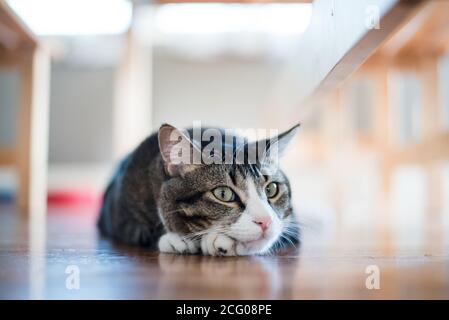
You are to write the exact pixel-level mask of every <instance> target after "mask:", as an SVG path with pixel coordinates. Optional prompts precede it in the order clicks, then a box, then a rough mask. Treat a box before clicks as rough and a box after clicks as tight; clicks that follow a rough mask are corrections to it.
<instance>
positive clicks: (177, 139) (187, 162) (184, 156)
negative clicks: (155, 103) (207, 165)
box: [158, 124, 201, 176]
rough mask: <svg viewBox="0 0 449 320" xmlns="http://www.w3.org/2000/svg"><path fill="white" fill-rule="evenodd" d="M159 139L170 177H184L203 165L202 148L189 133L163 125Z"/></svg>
mask: <svg viewBox="0 0 449 320" xmlns="http://www.w3.org/2000/svg"><path fill="white" fill-rule="evenodd" d="M158 139H159V150H160V153H161V157H162V159H163V160H164V164H165V170H166V172H167V174H168V175H170V176H178V175H183V174H184V173H186V172H188V171H192V170H194V169H195V168H197V167H198V166H200V165H201V151H200V147H199V146H198V145H197V144H196V143H195V142H194V141H193V140H191V139H190V137H189V134H188V132H187V131H185V130H180V129H177V128H175V127H173V126H171V125H169V124H163V125H162V126H161V127H160V128H159V134H158Z"/></svg>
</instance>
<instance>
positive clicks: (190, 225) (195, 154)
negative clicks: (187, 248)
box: [159, 125, 298, 254]
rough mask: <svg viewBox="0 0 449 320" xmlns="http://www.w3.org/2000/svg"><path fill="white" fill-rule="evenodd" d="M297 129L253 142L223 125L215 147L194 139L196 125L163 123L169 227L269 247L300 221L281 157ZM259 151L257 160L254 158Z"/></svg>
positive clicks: (164, 205)
mask: <svg viewBox="0 0 449 320" xmlns="http://www.w3.org/2000/svg"><path fill="white" fill-rule="evenodd" d="M297 128H298V126H295V127H293V128H291V129H290V130H288V131H286V132H284V133H282V134H280V135H278V136H276V137H272V138H270V139H264V140H260V141H257V142H252V143H249V142H248V141H247V140H245V139H241V138H240V137H238V136H235V135H232V136H231V137H230V136H229V133H226V132H224V131H223V130H219V132H218V135H219V137H221V139H219V138H216V136H215V137H214V139H215V140H216V141H215V142H221V144H219V145H218V147H217V145H214V146H215V148H212V149H211V148H210V143H209V142H210V141H206V142H205V141H197V140H194V136H195V134H194V133H193V132H192V130H190V131H182V130H178V129H176V128H175V127H173V126H170V125H163V126H162V127H161V128H160V130H159V149H160V152H161V156H162V160H161V163H162V164H163V167H164V170H165V173H166V175H167V177H168V179H167V180H166V181H165V182H164V183H163V185H162V187H161V201H160V207H159V211H160V212H159V214H160V215H161V218H162V220H163V222H164V225H165V227H166V228H167V229H168V230H169V231H171V232H177V233H179V234H183V235H185V236H188V237H192V238H200V237H202V236H204V235H205V234H207V233H209V232H215V233H220V234H225V235H227V236H229V237H231V238H233V239H235V240H237V241H239V242H243V243H244V244H245V247H246V248H247V250H248V252H249V253H254V254H256V253H264V252H267V251H268V250H269V249H270V248H271V247H272V246H273V244H274V243H275V242H276V241H278V240H280V238H281V237H283V236H286V235H288V233H289V232H292V227H293V226H294V223H295V220H294V217H293V214H292V213H293V208H292V205H291V191H290V184H289V181H288V179H287V177H286V176H285V175H284V173H283V172H282V171H281V170H280V169H279V167H278V162H277V157H278V156H280V155H281V154H282V153H283V151H284V150H285V149H286V147H287V145H288V144H289V142H290V141H291V140H292V138H293V137H294V136H295V134H296V131H297ZM207 130H211V129H202V130H201V134H203V136H204V133H205V132H206V133H207ZM212 130H217V129H212ZM192 136H193V137H192ZM206 136H207V137H209V138H210V136H211V135H210V134H206ZM209 138H207V139H206V140H209ZM214 139H211V141H212V140H214ZM208 145H209V147H208ZM259 148H263V150H262V152H260V149H259ZM254 150H256V154H257V155H256V161H254V158H253V160H252V161H251V159H250V158H251V157H250V156H249V154H250V153H251V152H252V151H254ZM214 152H215V153H214ZM206 154H207V156H206ZM217 154H218V155H217ZM211 155H213V156H215V158H212V160H211ZM179 156H182V157H179ZM195 160H196V161H195ZM198 160H199V161H198Z"/></svg>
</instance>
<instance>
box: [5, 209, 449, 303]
mask: <svg viewBox="0 0 449 320" xmlns="http://www.w3.org/2000/svg"><path fill="white" fill-rule="evenodd" d="M93 211H94V210H93V209H92V208H85V209H82V208H81V209H75V210H70V209H68V208H52V209H51V210H50V212H49V214H48V218H47V225H46V232H43V231H45V230H43V229H42V230H40V232H39V231H36V230H34V231H33V234H31V233H30V232H29V231H28V223H27V221H25V220H24V219H20V218H18V215H16V214H15V212H14V209H13V208H12V207H8V206H1V207H0V299H14V298H19V299H28V298H32V299H40V298H44V299H81V298H82V299H174V298H184V299H197V298H199V299H206V298H209V299H210V298H225V299H231V298H236V299H243V298H246V299H280V298H283V299H303V298H306V299H315V298H319V299H330V298H342V299H350V298H361V299H380V298H386V299H390V298H449V246H448V241H447V239H446V238H445V237H444V230H443V229H438V228H434V229H429V230H425V232H424V233H423V230H418V229H407V230H406V231H407V232H413V233H414V232H421V234H424V236H423V237H421V238H420V239H421V241H419V242H407V241H405V242H404V241H396V240H395V239H398V238H396V237H395V234H396V232H403V230H402V231H401V230H396V229H391V230H389V231H388V230H384V229H382V230H381V229H379V228H377V230H376V229H369V228H366V229H364V230H363V231H359V232H357V233H356V232H352V231H350V230H342V228H341V227H338V226H337V227H335V228H331V229H332V230H325V228H318V227H316V225H314V224H313V223H308V222H304V224H305V225H304V242H303V246H302V247H301V249H300V250H297V249H293V250H290V251H288V252H283V253H282V254H279V255H276V256H260V257H236V258H211V257H201V256H176V255H168V254H158V253H157V252H149V251H147V250H145V249H138V248H128V247H123V246H117V245H114V244H111V243H110V242H109V241H107V240H104V239H100V238H99V237H98V235H97V233H96V229H95V224H94V221H95V214H94V213H93ZM438 227H441V226H438ZM45 234H46V238H44V237H45V236H44V235H45ZM446 234H447V232H446ZM399 239H401V238H399ZM373 265H374V266H377V267H378V268H379V272H380V278H379V280H380V281H379V284H380V289H372V290H369V289H367V287H366V282H367V278H368V277H369V276H370V275H373V274H374V273H366V271H368V272H373V271H372V270H373V269H372V267H371V269H370V266H373ZM73 266H74V267H73ZM367 268H368V269H367ZM374 268H375V267H374ZM73 270H79V279H80V282H79V289H76V286H75V289H71V290H70V289H68V288H73V287H74V286H73V282H71V281H73V278H70V277H71V276H73V275H74V271H73ZM370 279H371V280H372V278H369V280H370ZM368 282H370V281H368ZM370 283H373V282H370Z"/></svg>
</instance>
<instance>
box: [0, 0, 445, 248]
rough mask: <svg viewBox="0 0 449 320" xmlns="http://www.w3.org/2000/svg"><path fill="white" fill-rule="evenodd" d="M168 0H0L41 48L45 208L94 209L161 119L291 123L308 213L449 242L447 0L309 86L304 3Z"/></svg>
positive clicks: (6, 110)
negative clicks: (320, 84)
mask: <svg viewBox="0 0 449 320" xmlns="http://www.w3.org/2000/svg"><path fill="white" fill-rule="evenodd" d="M168 2H170V3H168ZM168 2H166V1H164V0H160V1H156V2H152V1H145V0H141V1H137V0H136V1H132V2H131V1H128V0H89V1H88V0H65V1H59V0H40V1H27V0H8V1H6V2H3V3H2V6H8V8H10V9H11V12H14V14H15V15H17V17H19V18H20V20H22V21H23V22H24V25H25V28H26V29H29V30H30V31H31V32H32V33H33V34H35V36H36V39H37V42H39V45H40V48H41V50H42V51H43V52H45V54H46V55H47V56H48V57H49V58H48V61H49V63H50V68H49V69H48V70H49V88H48V101H49V108H48V132H46V131H45V130H44V131H43V134H44V136H45V137H47V138H48V140H47V141H48V161H47V162H46V163H47V164H48V175H46V181H45V190H46V191H48V197H47V201H48V204H49V207H50V208H52V207H55V206H58V207H59V208H60V207H65V208H71V207H77V208H79V207H81V208H84V209H78V210H77V212H79V214H83V213H86V212H88V213H90V214H93V213H95V212H96V208H97V207H98V203H99V200H100V198H101V194H102V191H103V189H104V187H105V185H106V183H107V181H108V179H109V177H110V176H111V174H112V172H113V169H114V166H115V164H116V162H117V161H118V160H119V159H120V158H121V157H123V156H124V155H125V154H126V153H128V152H130V151H131V150H132V149H133V148H134V147H135V146H136V145H137V144H138V143H139V142H140V141H141V140H142V139H143V138H144V137H145V136H146V135H148V134H149V133H151V132H153V131H154V130H157V128H158V126H159V125H160V124H162V123H164V122H168V123H170V124H173V125H176V126H180V127H187V126H192V123H193V121H201V123H202V124H204V125H217V126H221V127H225V128H267V129H269V128H276V129H279V130H285V129H288V128H289V127H291V126H292V125H293V124H295V123H297V122H300V123H301V124H302V127H301V130H300V134H299V135H298V138H297V140H296V141H295V143H294V146H293V148H292V149H291V150H290V151H289V153H288V154H287V155H286V157H285V159H284V160H283V166H284V168H285V170H286V171H287V173H288V175H289V177H290V180H291V184H292V188H293V192H294V193H293V194H294V203H295V206H296V208H297V209H298V212H299V216H300V219H302V221H303V223H304V225H305V226H306V227H309V228H318V229H320V230H327V231H326V232H330V233H331V234H333V235H334V236H338V230H352V231H354V232H357V233H359V234H360V235H361V237H360V239H361V240H360V241H369V239H372V238H373V236H374V237H375V236H376V235H381V236H383V237H387V239H389V242H388V243H390V244H391V243H392V241H391V240H392V238H391V237H393V238H394V239H393V243H394V242H395V241H398V242H400V243H406V244H410V245H415V244H418V245H422V244H423V243H425V242H426V241H434V239H435V237H437V235H438V239H437V241H438V243H440V244H441V246H442V247H441V248H443V247H444V246H445V245H447V244H448V243H449V239H447V235H448V234H449V233H448V232H447V231H448V230H449V166H448V162H447V160H448V159H449V131H448V130H449V56H448V55H447V45H448V44H449V29H448V23H449V20H448V18H447V16H445V14H444V13H445V12H449V6H448V3H447V2H446V1H425V3H424V4H423V5H421V6H419V7H418V8H417V9H416V10H414V11H413V14H412V15H410V17H409V18H407V19H405V20H404V23H401V25H400V26H399V27H398V28H397V29H395V31H394V32H392V33H391V35H390V36H389V37H388V38H387V39H385V41H383V42H382V43H381V45H379V46H378V47H377V48H376V50H374V52H372V54H370V55H369V57H367V58H366V59H363V61H362V63H361V65H360V66H359V67H358V68H357V69H356V70H355V71H354V72H351V75H350V76H349V77H345V78H344V79H342V80H344V81H340V82H339V83H338V84H336V85H334V86H332V87H328V88H326V89H325V90H320V92H319V94H314V95H313V98H310V99H304V96H305V95H306V93H305V91H304V90H303V83H304V82H307V81H308V79H307V77H306V78H305V76H308V75H307V74H306V73H305V72H304V71H303V70H302V69H301V58H302V55H303V54H305V52H306V53H307V54H309V55H310V54H311V52H312V53H313V52H315V54H316V55H317V57H318V56H319V55H320V54H322V53H323V52H320V48H314V50H315V51H313V50H312V51H311V50H307V49H305V48H304V43H305V42H304V41H303V40H304V39H303V35H304V34H305V33H306V32H307V30H308V28H309V27H310V24H311V21H312V16H313V11H314V10H315V9H316V8H315V3H311V2H310V1H298V2H295V1H293V2H284V3H234V2H233V1H230V2H227V1H224V2H222V3H201V2H200V3H198V2H197V3H189V2H188V1H168ZM0 21H1V20H0ZM99 21H101V23H99ZM5 25H6V24H5ZM381 27H382V26H381ZM0 30H1V32H0V37H1V36H2V35H3V38H4V39H8V32H7V28H3V29H2V24H0ZM5 30H6V31H5ZM322 32H323V35H325V34H326V29H323V30H322ZM340 36H341V37H344V36H345V35H344V34H340ZM324 37H325V36H324ZM11 41H12V40H11ZM4 43H6V44H7V43H8V42H7V41H6V42H4ZM4 43H3V46H4V47H5V48H6V49H4V50H7V49H8V46H7V45H5V44H4ZM12 47H13V46H12ZM309 49H310V48H309ZM308 61H310V59H309V60H308ZM316 61H317V64H319V59H318V58H317V60H316ZM310 67H311V68H312V69H313V68H314V65H311V66H310ZM20 72H21V71H20V66H16V65H13V64H11V65H8V64H4V65H1V68H0V147H1V148H2V149H4V150H6V151H5V152H3V153H0V155H3V158H4V159H8V155H9V157H10V158H11V157H12V156H11V155H10V153H8V150H12V149H14V147H15V146H17V141H18V139H19V136H18V133H17V132H18V130H17V123H18V121H17V119H19V120H20V119H23V114H22V115H21V114H19V112H20V111H19V108H17V107H16V106H17V104H18V103H20V99H21V96H20V94H19V95H18V92H20V88H19V84H20V80H19V74H20ZM304 78H305V79H304ZM307 96H309V95H308V94H307ZM310 96H312V95H310ZM41 146H42V148H43V149H45V148H46V147H45V144H42V145H41ZM35 148H37V149H36V150H38V149H39V148H40V145H39V144H38V145H36V146H35ZM12 162H13V161H12ZM12 162H11V161H10V162H8V161H6V160H4V161H0V164H2V165H1V166H0V202H2V203H5V204H13V203H15V202H14V200H15V199H17V197H18V190H19V188H20V184H21V182H20V181H21V180H20V174H19V173H18V171H17V167H16V166H14V165H13V164H11V163H12ZM423 226H426V228H423ZM337 227H342V228H337ZM427 227H429V228H431V230H435V228H436V229H437V230H438V231H437V232H434V231H431V232H430V233H426V232H427V231H426V230H427ZM386 229H387V230H389V231H388V232H387V233H385V230H386ZM391 230H396V231H395V232H393V233H391ZM429 239H430V240H429ZM346 245H347V244H346Z"/></svg>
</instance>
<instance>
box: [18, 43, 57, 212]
mask: <svg viewBox="0 0 449 320" xmlns="http://www.w3.org/2000/svg"><path fill="white" fill-rule="evenodd" d="M49 71H50V60H49V57H48V55H47V54H46V53H45V52H44V51H43V50H42V49H39V48H36V49H34V50H33V51H30V52H29V54H26V55H24V57H23V60H22V61H21V64H20V71H19V72H20V84H19V112H18V135H17V168H18V176H19V190H18V195H17V201H18V202H17V203H18V206H19V209H20V211H21V212H23V213H25V214H27V215H28V214H30V212H33V211H34V210H36V211H39V212H45V211H46V203H47V157H48V116H49V80H50V72H49Z"/></svg>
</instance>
